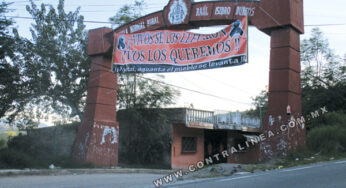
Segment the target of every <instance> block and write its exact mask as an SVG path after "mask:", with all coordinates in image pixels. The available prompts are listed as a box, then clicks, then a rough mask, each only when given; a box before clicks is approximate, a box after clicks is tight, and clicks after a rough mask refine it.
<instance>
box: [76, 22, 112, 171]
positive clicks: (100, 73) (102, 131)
mask: <svg viewBox="0 0 346 188" xmlns="http://www.w3.org/2000/svg"><path fill="white" fill-rule="evenodd" d="M110 32H112V30H111V29H109V28H99V29H94V30H90V31H89V33H88V55H89V56H90V58H91V68H90V75H89V81H88V89H87V92H88V95H87V100H86V106H85V111H84V116H83V120H82V123H81V125H80V126H79V128H78V135H77V138H76V141H75V146H74V151H73V157H74V159H76V160H78V161H81V162H90V163H92V164H94V165H96V166H117V165H118V139H119V125H118V123H117V122H116V100H117V75H116V74H114V73H112V72H111V59H112V57H111V53H110V52H111V44H110V42H109V41H108V40H107V38H106V37H105V35H106V34H108V33H110Z"/></svg>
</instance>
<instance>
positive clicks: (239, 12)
mask: <svg viewBox="0 0 346 188" xmlns="http://www.w3.org/2000/svg"><path fill="white" fill-rule="evenodd" d="M235 15H236V16H246V15H248V16H254V15H255V8H254V7H253V8H250V7H244V6H239V7H237V8H236V11H235Z"/></svg>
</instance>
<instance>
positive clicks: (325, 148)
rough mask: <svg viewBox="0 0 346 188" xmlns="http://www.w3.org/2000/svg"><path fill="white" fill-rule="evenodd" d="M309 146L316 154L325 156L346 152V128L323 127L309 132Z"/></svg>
mask: <svg viewBox="0 0 346 188" xmlns="http://www.w3.org/2000/svg"><path fill="white" fill-rule="evenodd" d="M307 146H308V148H309V149H310V150H312V151H314V152H322V153H323V154H329V153H339V152H346V128H344V127H340V126H322V127H318V128H314V129H312V130H311V131H309V133H308V135H307Z"/></svg>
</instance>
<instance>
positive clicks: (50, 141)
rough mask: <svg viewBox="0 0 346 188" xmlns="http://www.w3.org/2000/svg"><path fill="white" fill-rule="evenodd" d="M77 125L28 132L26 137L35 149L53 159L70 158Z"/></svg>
mask: <svg viewBox="0 0 346 188" xmlns="http://www.w3.org/2000/svg"><path fill="white" fill-rule="evenodd" d="M77 129H78V125H77V124H74V125H64V126H54V127H46V128H40V129H33V130H28V134H27V136H28V137H29V138H30V140H31V141H32V142H33V144H34V145H36V146H37V148H42V149H44V150H47V152H48V154H52V155H53V156H54V157H67V158H69V157H71V156H72V150H73V146H74V141H75V139H76V136H77Z"/></svg>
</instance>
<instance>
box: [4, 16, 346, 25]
mask: <svg viewBox="0 0 346 188" xmlns="http://www.w3.org/2000/svg"><path fill="white" fill-rule="evenodd" d="M6 17H9V18H15V19H17V18H18V19H30V20H33V19H34V18H32V17H25V16H6ZM57 20H58V19H57ZM65 21H69V20H65ZM84 22H86V23H104V24H113V23H112V22H105V21H91V20H84ZM344 25H346V23H335V24H315V25H304V26H305V27H318V26H344Z"/></svg>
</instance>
